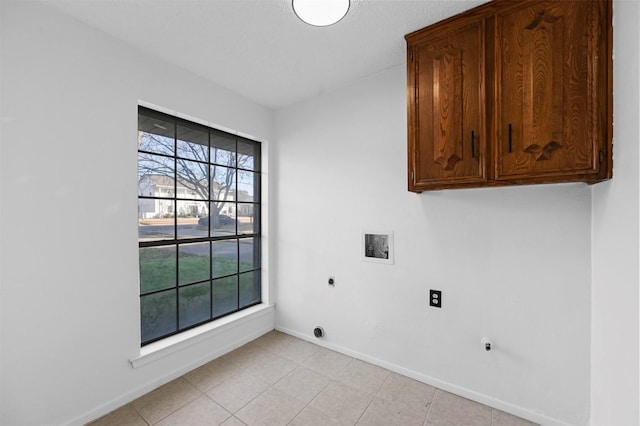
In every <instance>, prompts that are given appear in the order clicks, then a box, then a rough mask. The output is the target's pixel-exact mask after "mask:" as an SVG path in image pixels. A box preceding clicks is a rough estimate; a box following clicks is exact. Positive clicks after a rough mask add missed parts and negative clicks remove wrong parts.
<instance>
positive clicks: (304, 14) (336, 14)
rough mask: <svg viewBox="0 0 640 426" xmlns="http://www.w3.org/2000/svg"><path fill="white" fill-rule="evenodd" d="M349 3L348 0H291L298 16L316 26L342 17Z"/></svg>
mask: <svg viewBox="0 0 640 426" xmlns="http://www.w3.org/2000/svg"><path fill="white" fill-rule="evenodd" d="M349 3H350V0H292V5H293V11H294V12H295V14H296V15H297V16H298V18H300V19H301V20H302V21H304V22H306V23H307V24H309V25H313V26H316V27H326V26H328V25H333V24H335V23H336V22H338V21H339V20H341V19H342V18H344V17H345V15H346V14H347V12H348V11H349V6H350V4H349Z"/></svg>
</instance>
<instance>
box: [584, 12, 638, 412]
mask: <svg viewBox="0 0 640 426" xmlns="http://www.w3.org/2000/svg"><path fill="white" fill-rule="evenodd" d="M639 22H640V3H639V2H637V1H618V2H615V4H614V28H615V39H614V120H613V121H614V132H613V139H614V141H613V142H614V170H613V174H614V178H613V180H611V181H609V182H606V183H603V184H600V185H595V186H594V187H593V235H592V247H593V249H592V258H593V282H592V300H593V302H592V306H593V308H592V318H591V321H592V333H591V340H592V342H591V343H592V352H591V357H592V365H591V389H592V391H591V393H592V396H591V406H592V408H591V423H592V424H594V425H638V424H640V415H639V413H638V409H639V408H638V405H639V401H640V396H639V392H638V375H639V373H640V372H639V370H638V362H639V354H638V341H639V340H638V333H639V329H638V320H639V318H638V306H639V305H638V296H639V293H638V284H639V283H638V257H639V254H640V253H639V251H638V241H639V236H638V202H639V190H640V189H639V185H638V179H639V175H638V164H639V161H638V160H639V159H638V156H639V150H638V144H639V141H640V129H639V127H638V126H640V122H639V118H640V105H639V102H640V89H639V81H638V79H639V78H640V66H639V62H638V61H639V58H640V29H639V27H638V23H639Z"/></svg>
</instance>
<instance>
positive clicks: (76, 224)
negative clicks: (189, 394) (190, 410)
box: [0, 1, 273, 426]
mask: <svg viewBox="0 0 640 426" xmlns="http://www.w3.org/2000/svg"><path fill="white" fill-rule="evenodd" d="M1 3H2V6H1V9H0V13H1V15H2V22H1V25H2V34H1V37H0V39H1V43H2V45H1V52H2V69H1V72H2V88H1V89H2V110H1V118H2V123H3V126H2V133H1V138H2V139H1V140H2V145H1V149H0V159H1V164H0V173H1V175H0V177H1V187H0V189H1V200H2V201H1V203H2V204H1V209H0V214H1V215H2V221H1V223H0V234H1V238H0V249H1V251H2V256H1V257H0V262H1V265H0V270H1V272H0V279H1V285H2V288H1V297H0V299H1V306H0V307H1V317H0V319H1V325H2V329H1V331H0V335H1V337H2V351H1V361H2V364H1V368H2V370H1V374H2V380H0V382H1V394H0V399H1V408H2V417H1V418H0V424H3V425H12V426H15V425H44V424H46V425H54V424H67V423H72V424H79V423H82V422H84V421H88V420H90V419H91V418H93V417H95V416H96V415H99V414H104V412H106V411H108V410H110V409H114V408H116V407H117V406H118V405H119V404H123V403H126V402H128V400H130V399H132V398H133V397H135V396H137V395H139V394H140V393H141V392H144V391H148V390H150V389H151V388H153V387H154V386H157V385H158V384H160V383H162V382H163V381H166V380H168V379H170V378H172V377H175V376H176V375H178V374H180V373H181V372H184V371H185V370H186V369H189V368H193V367H195V366H197V365H198V363H202V362H204V361H205V360H207V359H210V358H212V357H215V356H216V355H219V354H220V352H221V351H225V350H229V349H231V348H232V347H233V346H234V345H237V344H239V343H242V342H245V341H247V340H249V339H251V338H255V337H257V336H258V335H260V333H264V332H265V331H268V330H269V329H272V328H273V314H271V315H263V316H260V318H258V319H254V320H253V321H249V322H245V323H244V324H243V325H242V326H240V327H239V328H238V329H235V330H229V329H224V330H218V331H217V334H215V336H213V337H211V338H207V339H203V340H201V341H199V343H197V344H194V345H192V346H189V347H188V348H187V349H185V350H184V351H182V352H181V353H174V354H172V355H169V356H167V357H165V358H162V359H160V360H157V361H155V362H152V363H150V364H147V365H144V366H142V367H139V368H136V369H133V368H132V367H131V365H130V363H129V359H130V358H133V357H135V356H136V355H138V353H139V342H140V336H139V334H140V331H139V327H138V324H139V306H138V298H137V293H138V265H137V222H136V217H137V193H136V180H137V172H136V170H137V160H136V149H137V145H136V140H137V139H136V134H137V105H138V100H143V101H146V102H149V103H153V104H157V105H161V106H163V107H166V108H169V109H173V110H175V111H179V112H181V113H184V114H188V115H191V116H193V117H197V118H199V119H202V120H208V121H211V122H214V123H216V124H219V125H221V126H225V127H227V128H229V129H236V130H238V131H242V132H244V133H247V134H250V135H253V136H255V137H257V138H261V139H264V140H268V139H271V137H272V133H273V130H272V127H273V116H272V113H271V111H269V110H267V109H265V108H262V107H259V106H257V105H255V104H253V103H251V102H249V101H247V100H245V99H244V98H241V97H239V96H237V95H235V94H233V93H230V92H229V91H227V90H225V89H222V88H220V87H217V86H215V85H212V84H210V83H208V82H206V81H205V80H203V79H200V78H198V77H196V76H194V75H192V74H190V73H188V72H186V71H184V70H182V69H179V68H177V67H173V66H169V65H167V64H165V63H163V62H160V61H156V60H154V59H152V58H149V57H146V56H144V55H143V54H141V53H139V52H137V51H135V50H133V49H130V48H128V47H126V46H125V45H124V44H122V43H120V42H118V41H115V40H113V39H111V38H109V37H107V36H105V35H103V34H102V33H99V32H97V31H95V30H91V29H89V28H87V27H85V26H83V25H82V24H79V23H78V22H76V21H74V20H72V19H70V18H67V17H65V16H63V15H61V14H59V13H58V12H56V11H55V10H54V9H50V8H49V7H48V6H44V5H41V4H38V3H35V2H11V1H3V2H1Z"/></svg>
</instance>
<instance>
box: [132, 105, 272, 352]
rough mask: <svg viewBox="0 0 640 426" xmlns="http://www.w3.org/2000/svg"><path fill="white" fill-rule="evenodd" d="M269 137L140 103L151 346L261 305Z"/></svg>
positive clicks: (144, 299) (145, 306) (143, 307)
mask: <svg viewBox="0 0 640 426" xmlns="http://www.w3.org/2000/svg"><path fill="white" fill-rule="evenodd" d="M260 237H261V235H260V143H258V142H255V141H252V140H249V139H246V138H242V137H239V136H235V135H232V134H229V133H225V132H222V131H220V130H216V129H213V128H209V127H205V126H203V125H200V124H196V123H192V122H189V121H186V120H183V119H180V118H176V117H172V116H169V115H166V114H163V113H159V112H156V111H153V110H150V109H148V108H144V107H139V109H138V246H139V261H140V313H141V331H142V345H146V344H148V343H151V342H154V341H156V340H159V339H162V338H164V337H167V336H170V335H173V334H176V333H179V332H181V331H184V330H187V329H189V328H192V327H195V326H198V325H201V324H204V323H206V322H209V321H212V320H215V319H217V318H220V317H223V316H225V315H229V314H231V313H234V312H237V311H240V310H242V309H245V308H248V307H250V306H253V305H256V304H258V303H260V302H261V282H260V271H261V255H260Z"/></svg>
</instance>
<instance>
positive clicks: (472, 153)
mask: <svg viewBox="0 0 640 426" xmlns="http://www.w3.org/2000/svg"><path fill="white" fill-rule="evenodd" d="M475 156H476V137H475V134H474V133H473V130H472V131H471V158H474V157H475Z"/></svg>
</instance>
